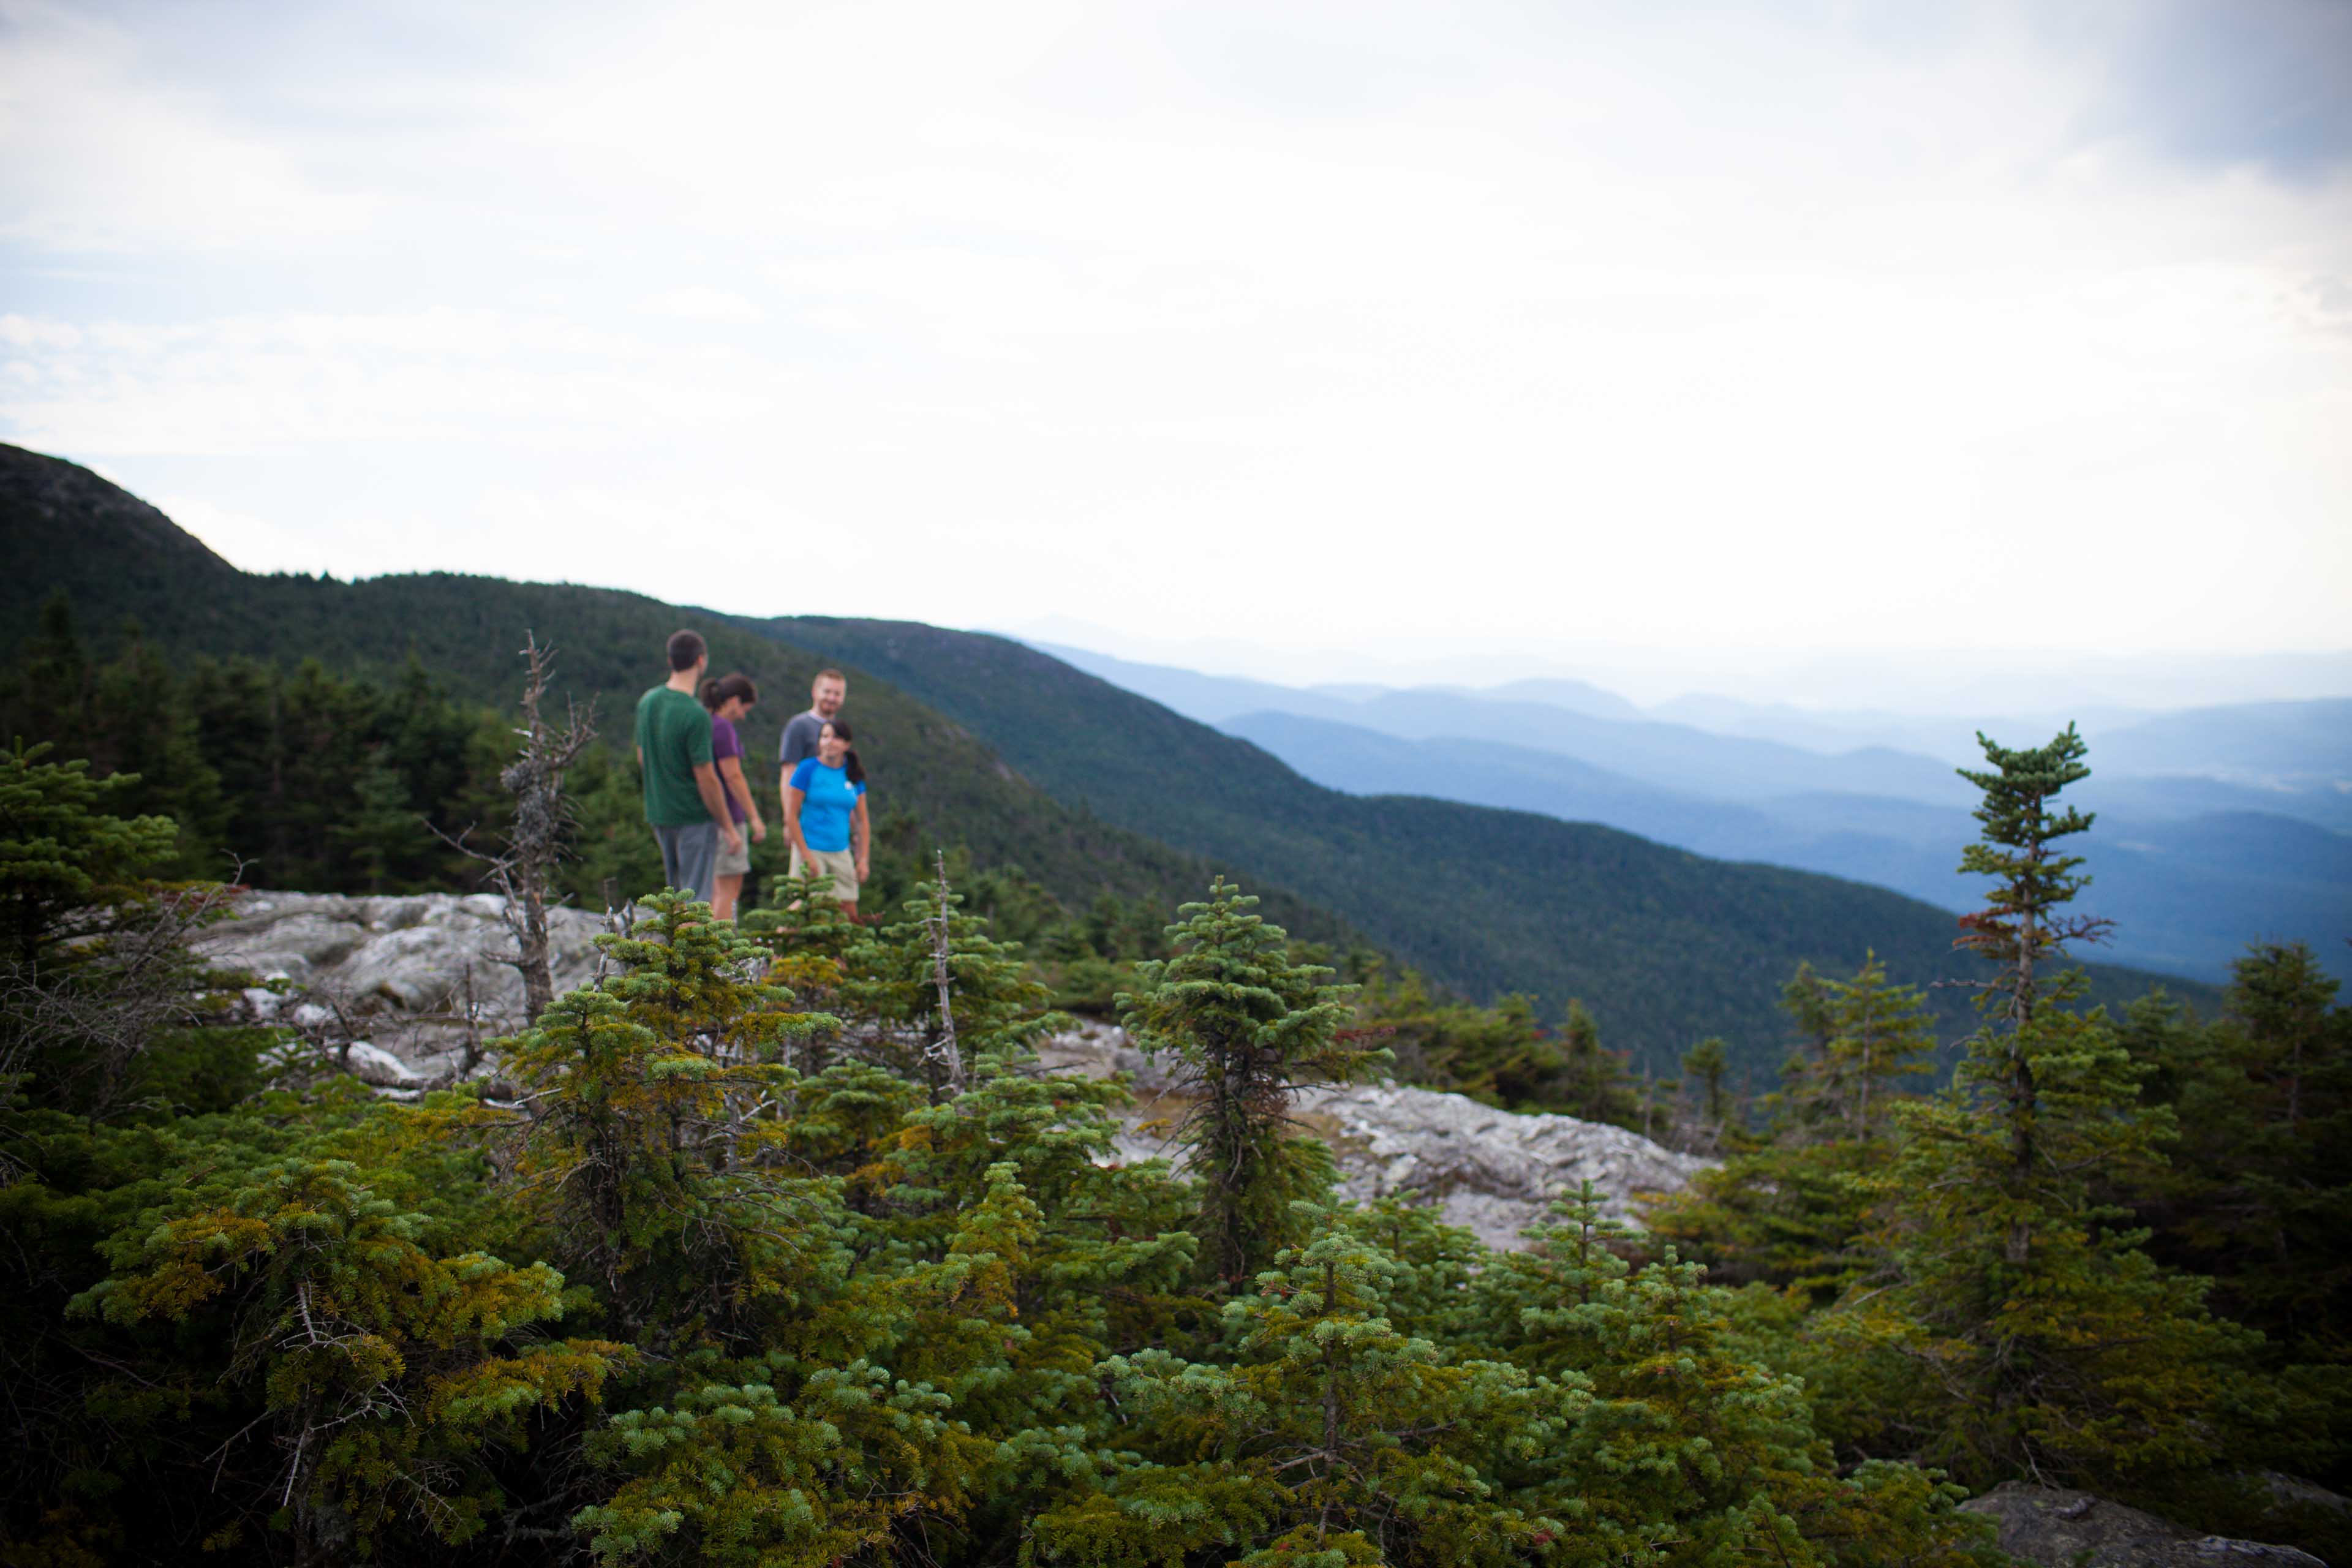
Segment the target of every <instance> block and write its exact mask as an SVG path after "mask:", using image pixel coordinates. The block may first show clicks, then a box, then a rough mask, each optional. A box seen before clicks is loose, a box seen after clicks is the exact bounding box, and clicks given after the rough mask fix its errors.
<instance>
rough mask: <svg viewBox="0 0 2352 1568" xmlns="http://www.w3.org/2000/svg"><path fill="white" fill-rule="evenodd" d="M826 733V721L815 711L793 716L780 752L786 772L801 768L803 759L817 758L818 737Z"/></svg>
mask: <svg viewBox="0 0 2352 1568" xmlns="http://www.w3.org/2000/svg"><path fill="white" fill-rule="evenodd" d="M822 734H824V720H822V719H820V718H818V717H817V716H816V711H815V710H814V709H811V710H809V711H808V712H806V713H795V714H793V718H792V721H791V722H790V723H788V724H786V725H785V726H784V741H783V744H782V747H781V748H780V749H779V751H778V755H779V757H780V758H781V760H782V763H783V764H784V772H786V773H791V772H792V771H793V769H794V768H796V767H798V766H800V762H801V759H802V758H803V757H814V756H815V755H816V742H817V737H818V736H820V735H822Z"/></svg>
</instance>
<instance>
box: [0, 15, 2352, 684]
mask: <svg viewBox="0 0 2352 1568" xmlns="http://www.w3.org/2000/svg"><path fill="white" fill-rule="evenodd" d="M130 14H131V16H132V17H133V18H135V19H137V20H138V21H150V22H152V21H157V20H159V19H162V18H163V13H159V12H156V11H152V10H150V9H147V8H144V7H141V6H136V5H134V6H132V7H131V13H130ZM19 15H20V20H19V23H18V28H17V38H16V44H15V45H14V46H12V47H11V49H10V58H9V59H8V62H7V65H6V67H5V71H4V72H0V79H5V80H6V81H8V82H10V83H12V84H20V83H22V82H23V81H25V80H26V69H25V61H26V59H36V60H43V61H47V62H49V63H50V65H52V66H53V67H55V68H57V69H58V71H59V72H60V75H59V77H58V79H59V80H63V81H68V82H70V83H73V84H76V85H75V89H74V90H75V91H76V92H77V93H78V94H79V101H78V104H77V105H76V106H75V107H74V108H73V109H72V110H71V114H72V116H78V117H79V118H68V120H67V121H65V122H64V124H63V128H62V130H61V131H60V132H58V134H56V135H54V136H50V134H49V132H47V131H45V130H43V131H36V130H34V129H30V127H31V125H32V122H31V121H28V120H26V119H25V118H23V117H22V116H21V115H17V116H16V117H15V118H12V119H10V120H8V121H5V125H6V127H7V129H6V130H5V131H0V163H5V165H6V166H7V167H9V168H10V169H17V168H18V167H19V166H20V165H21V164H22V163H24V159H23V158H21V157H18V156H14V155H12V154H15V153H20V152H22V151H24V150H26V148H28V147H30V146H32V145H34V143H35V141H36V140H37V138H38V137H42V136H48V137H49V140H48V141H47V142H42V143H41V145H43V146H45V147H47V148H49V149H50V150H51V151H52V152H53V153H54V157H53V159H52V163H51V166H49V167H48V168H47V170H46V171H45V172H44V173H42V174H40V175H39V176H38V177H31V176H22V177H20V176H18V175H0V199H5V208H4V209H0V232H5V234H8V235H13V236H15V237H16V239H15V248H14V251H13V255H14V258H15V261H16V266H17V268H18V271H17V272H16V276H17V277H19V278H20V279H26V280H31V279H37V278H40V277H46V276H47V274H46V273H44V272H42V271H41V268H54V267H56V266H58V265H61V264H62V263H63V262H64V261H65V260H68V259H70V258H72V257H73V256H74V255H77V254H79V251H80V250H83V249H91V248H105V249H109V250H111V251H113V252H115V253H117V254H119V255H121V256H122V257H124V258H128V262H127V263H126V265H127V266H128V267H129V270H128V271H126V272H124V273H123V274H122V275H121V279H120V280H118V281H113V282H105V281H101V282H99V283H90V284H79V285H75V286H73V287H70V288H68V287H66V286H64V285H56V286H52V285H50V284H47V283H42V284H40V286H39V289H38V290H37V292H38V294H39V296H40V297H39V299H38V300H26V299H18V300H12V303H13V304H14V306H15V313H14V314H11V315H9V316H6V317H0V430H5V431H6V432H9V433H10V438H12V439H17V440H22V441H26V442H27V443H29V444H31V445H35V446H39V447H47V449H51V450H58V451H62V452H65V453H67V454H68V455H80V454H102V455H105V456H106V457H107V458H108V459H109V464H110V468H111V469H112V470H113V471H115V472H117V473H119V474H122V475H125V476H128V477H130V478H131V479H134V480H135V479H137V477H138V476H139V474H140V473H141V472H142V469H146V468H152V471H154V472H155V473H156V474H158V475H159V476H162V475H165V474H166V473H167V472H168V471H169V470H170V465H169V464H168V463H166V462H165V461H164V460H163V459H164V457H165V455H171V454H180V455H185V456H188V457H206V458H220V457H223V456H227V455H236V456H240V457H242V458H247V459H249V460H250V462H249V464H248V465H247V466H244V467H240V466H239V465H236V464H224V463H219V462H215V463H211V464H208V465H207V466H206V468H205V475H206V483H207V484H211V485H215V486H218V487H221V488H220V489H219V492H218V493H217V494H216V495H215V498H214V500H213V503H212V504H214V505H215V507H217V508H219V509H221V510H222V511H223V513H224V514H226V515H243V516H247V517H249V518H252V519H254V520H255V521H257V523H258V522H266V523H267V525H268V528H270V529H274V530H277V531H279V532H280V533H281V534H282V535H283V537H285V538H293V537H301V538H305V539H309V540H311V541H313V542H315V555H316V561H317V563H318V564H323V565H330V566H333V567H334V568H335V569H337V570H339V571H346V572H349V571H375V570H391V569H396V568H400V567H404V566H405V567H420V568H422V567H437V566H467V567H471V568H475V569H488V570H500V571H511V572H515V573H517V574H530V575H540V576H566V577H572V578H577V579H580V580H585V581H594V582H612V583H623V584H628V585H632V586H636V587H641V588H643V589H645V590H646V591H647V592H654V593H660V594H664V595H668V596H672V597H679V598H687V599H695V600H700V601H704V602H709V603H715V604H717V605H720V606H721V607H725V608H730V609H741V610H777V611H782V610H814V609H830V610H835V611H838V612H840V613H864V614H879V615H904V616H920V617H925V618H931V619H938V620H943V621H948V622H951V623H959V624H971V623H974V622H987V623H993V624H1008V623H1017V622H1020V621H1024V620H1027V619H1032V618H1034V617H1037V616H1046V615H1052V614H1056V613H1064V614H1073V615H1076V616H1079V617H1080V618H1083V619H1097V620H1100V619H1105V618H1110V617H1111V616H1113V615H1114V614H1115V615H1116V617H1117V618H1118V619H1119V620H1120V621H1121V622H1122V623H1123V624H1127V625H1129V626H1130V629H1132V630H1133V631H1135V632H1137V633H1138V634H1139V635H1157V636H1164V637H1187V636H1207V637H1249V638H1253V639H1255V640H1258V641H1263V642H1275V643H1281V644H1286V645H1288V646H1293V647H1302V648H1303V647H1341V646H1354V647H1376V648H1380V649H1383V650H1387V649H1392V648H1394V647H1397V646H1399V645H1400V644H1401V643H1402V644H1413V643H1419V644H1422V645H1425V646H1434V645H1435V644H1437V643H1439V642H1445V641H1454V642H1460V641H1463V640H1464V639H1469V640H1476V639H1479V638H1485V639H1487V640H1488V641H1490V642H1496V643H1502V642H1509V643H1512V644H1515V645H1522V646H1532V645H1535V644H1540V643H1542V642H1545V641H1546V640H1548V639H1549V640H1550V641H1552V642H1566V641H1579V642H1593V641H1609V642H1616V643H1623V644H1649V645H1653V646H1668V647H1678V648H1689V647H1781V648H1801V647H1879V646H1906V647H1948V646H1956V645H1964V644H1968V643H1970V642H1978V641H1991V642H1997V643H2000V644H2002V645H2005V646H2015V647H2027V646H2032V647H2041V646H2060V647H2077V648H2084V649H2088V648H2105V647H2263V646H2277V647H2297V646H2300V647H2317V646H2333V645H2335V644H2338V643H2340V642H2341V641H2342V632H2341V629H2340V624H2341V618H2342V617H2341V607H2342V604H2343V603H2344V602H2345V601H2346V599H2347V596H2352V458H2347V454H2346V450H2345V447H2346V444H2345V443H2344V442H2342V440H2341V438H2340V435H2339V432H2340V431H2341V430H2342V429H2344V428H2347V427H2352V421H2347V414H2352V333H2347V332H2346V331H2343V330H2342V321H2343V318H2344V312H2343V311H2342V310H2341V309H2340V308H2339V307H2340V305H2341V300H2338V299H2337V297H2336V296H2337V294H2339V293H2340V292H2341V289H2340V287H2339V286H2340V284H2341V281H2342V279H2346V278H2352V222H2347V221H2346V220H2347V217H2352V176H2347V175H2346V174H2343V173H2342V172H2340V171H2339V172H2338V173H2336V174H2333V175H2327V176H2325V177H2310V176H2305V177H2304V178H2301V179H2299V180H2298V181H2295V182H2281V181H2278V180H2275V179H2273V178H2272V177H2270V176H2269V175H2267V174H2263V173H2262V172H2261V171H2260V170H2258V169H2255V168H2252V167H2234V168H2231V167H2210V166H2204V165H2197V166H2183V165H2175V164H2173V163H2168V162H2165V161H2163V160H2161V159H2158V158H2156V157H2153V156H2151V155H2150V154H2149V153H2147V151H2146V150H2144V149H2143V148H2141V147H2140V146H2139V145H2137V143H2136V142H2134V141H2133V140H2132V139H2131V138H2130V136H2129V135H2128V134H2127V132H2126V131H2124V130H2118V129H2116V128H2115V126H2114V125H2113V123H2112V117H2111V116H2110V117H2108V118H2106V119H2102V118H2101V113H2100V112H2098V110H2099V109H2100V106H2101V105H2102V104H2104V103H2105V102H2106V101H2107V99H2106V98H2105V96H2103V95H2106V94H2108V93H2109V92H2110V88H2109V86H2108V84H2107V82H2106V80H2105V77H2104V76H2103V75H2102V73H2101V71H2100V69H2099V68H2098V66H2099V61H2098V60H2097V58H2095V54H2087V55H2086V54H2085V53H2084V50H2083V48H2082V47H2078V46H2076V45H2072V44H2065V43H2064V41H2063V40H2060V41H2055V42H2053V40H2052V39H2051V38H2050V37H2044V36H2042V34H2041V33H2039V32H2037V31H2036V30H2035V29H2034V27H2032V26H2029V25H2028V23H2029V21H2030V20H2031V16H2030V14H2026V13H2020V12H2013V11H2009V10H2004V9H2000V8H1990V9H1982V10H1977V11H1966V12H1960V13H1952V14H1948V15H1947V14H1944V13H1940V12H1939V13H1938V14H1937V18H1936V19H1935V26H1933V28H1932V29H1930V30H1929V31H1928V32H1927V34H1926V35H1925V36H1916V37H1893V38H1891V39H1890V38H1889V37H1885V36H1864V35H1862V34H1859V33H1857V32H1855V31H1853V30H1851V29H1843V28H1841V27H1839V26H1831V25H1826V24H1821V25H1804V24H1801V23H1799V22H1797V21H1794V20H1792V19H1790V17H1788V16H1782V15H1780V14H1777V13H1765V12H1750V11H1745V10H1738V9H1736V8H1735V9H1717V10H1709V11H1699V12H1689V11H1672V12H1665V11H1654V12H1648V13H1639V14H1626V13H1601V12H1597V11H1596V12H1581V11H1577V10H1574V9H1569V10H1559V9H1556V8H1545V9H1542V10H1536V11H1526V10H1517V9H1513V8H1510V7H1507V6H1503V5H1492V6H1479V7H1474V8H1472V9H1471V10H1468V11H1458V10H1457V11H1447V12H1435V11H1427V10H1422V9H1419V8H1413V7H1396V8H1384V7H1379V6H1370V7H1364V6H1354V5H1350V6H1347V7H1328V8H1316V7H1312V6H1309V7H1304V8H1298V9H1295V10H1291V11H1286V12H1285V13H1283V14H1282V16H1281V17H1280V18H1279V26H1276V25H1275V24H1274V22H1273V21H1271V20H1270V19H1269V18H1268V17H1267V16H1266V15H1265V14H1264V13H1261V12H1259V11H1256V10H1255V9H1252V10H1249V11H1244V10H1242V9H1240V8H1238V7H1225V8H1222V9H1220V8H1215V7H1211V8H1205V9H1203V8H1193V7H1182V8H1160V7H1117V8H1110V9H1108V10H1106V9H1103V8H1098V7H1078V6H1074V5H1069V6H1056V5H1030V6H1024V7H1016V8H1012V9H1005V8H994V9H973V8H963V7H938V8H934V9H930V10H922V11H918V12H916V13H909V14H905V15H896V14H894V15H892V16H885V15H883V14H880V13H877V12H874V11H871V10H868V9H866V8H860V7H844V8H803V7H793V8H781V9H780V8H773V7H751V6H748V5H716V4H707V5H691V6H687V7H683V8H667V9H663V10H658V11H656V10H652V9H643V10H639V9H631V8H623V7H612V6H604V7H589V8H586V9H580V8H571V9H566V10H562V11H561V12H557V11H553V10H548V11H536V10H530V9H523V10H509V11H502V12H501V13H500V14H499V16H498V17H497V18H496V19H494V20H492V19H478V18H477V15H476V14H475V13H472V12H467V11H461V10H457V9H450V10H445V11H434V12H429V13H426V14H425V16H426V21H425V22H424V23H420V24H419V26H425V27H426V28H427V30H428V32H430V30H431V29H436V28H437V29H441V31H440V32H438V33H433V34H432V37H435V38H438V39H441V40H442V41H441V42H439V43H436V44H434V45H433V46H432V47H430V48H427V47H423V46H419V47H418V48H416V49H414V50H412V51H411V52H410V53H408V54H405V55H400V54H381V53H380V54H379V55H378V56H370V55H366V54H365V53H364V52H362V51H360V50H358V49H356V48H355V47H354V46H353V42H352V38H351V37H346V36H345V33H347V32H350V31H352V30H354V29H362V28H363V27H364V26H367V25H372V24H368V23H366V22H365V21H364V18H365V17H366V16H368V15H369V14H368V13H362V12H360V11H358V10H356V9H353V10H322V11H319V12H317V13H315V14H313V13H307V12H306V13H304V14H303V15H304V16H305V17H306V26H304V27H303V28H298V29H293V30H291V31H290V32H289V41H286V42H283V43H277V42H273V41H272V40H268V39H263V38H259V37H256V38H253V39H241V38H232V39H225V40H221V41H220V42H219V44H218V45H217V47H215V49H214V52H213V53H210V54H207V53H205V50H204V48H202V47H198V46H197V45H196V44H194V43H190V42H188V41H186V40H185V39H182V40H180V41H179V42H178V43H175V44H173V45H172V47H171V48H169V49H166V48H165V47H164V44H163V43H157V42H155V41H154V37H155V36H156V33H157V29H156V28H155V27H153V26H138V25H134V22H132V21H126V22H124V23H122V24H121V25H119V26H116V27H115V28H114V29H113V30H111V31H109V30H107V29H106V28H104V27H102V26H97V25H84V24H79V23H70V22H68V21H67V20H64V19H61V18H62V14H61V13H57V12H51V11H43V10H35V11H24V12H21V13H20V14H19ZM291 15H293V13H291V12H289V16H291ZM1921 15H1922V16H1923V17H1924V16H1925V15H1926V14H1925V13H1924V12H1923V13H1922V14H1921ZM338 29H341V30H342V31H339V30H338ZM469 29H473V30H477V31H469ZM163 31H165V32H168V29H163ZM477 32H478V36H477ZM169 41H170V40H168V39H166V42H169ZM459 43H462V44H464V45H465V46H466V47H462V48H461V47H457V46H458V44H459ZM2062 46H2063V47H2062ZM20 48H21V49H22V50H23V51H24V53H23V55H22V56H21V57H20V56H19V55H18V54H17V50H18V49H20ZM159 51H160V52H159ZM174 51H176V52H174ZM237 51H247V52H237ZM356 58H383V60H384V61H385V63H383V65H382V66H381V67H380V68H375V69H369V70H360V69H355V68H353V67H352V66H351V65H350V63H349V62H350V61H351V60H352V59H356ZM441 58H446V59H447V60H449V61H450V62H452V63H451V64H450V66H449V68H448V69H447V70H446V72H441V71H436V69H435V68H433V62H434V61H436V60H437V59H441ZM461 67H462V68H461ZM157 72H162V73H163V75H162V77H161V78H160V79H159V78H157V77H156V75H155V74H154V73H157ZM159 82H160V89H159ZM322 82H323V83H324V84H325V85H324V86H322V85H321V83H322ZM231 87H234V88H235V89H236V90H235V91H234V92H232V91H230V90H229V89H231ZM12 90H15V89H14V88H12ZM27 90H32V89H27ZM37 90H38V92H40V93H53V89H49V88H47V87H41V88H39V89H37ZM41 101H43V102H47V101H50V99H48V98H43V99H42V100H41ZM118 110H120V111H121V116H122V117H123V118H122V120H121V123H122V125H123V126H124V127H126V128H127V129H124V130H123V131H122V132H121V133H120V134H119V135H118V134H117V133H116V132H112V131H109V130H105V129H104V127H103V124H102V123H101V122H105V121H109V120H110V117H112V116H114V115H115V114H116V112H117V111H118ZM10 112H11V114H12V115H14V114H15V112H16V111H15V110H10ZM142 117H143V118H142ZM2085 126H2096V127H2100V128H2101V129H2099V130H2098V131H2097V133H2096V134H2095V136H2093V135H2086V133H2085V132H2084V127H2085ZM174 138H177V139H178V141H177V143H176V145H177V147H178V149H179V150H178V151H172V150H170V149H163V150H162V151H159V152H157V153H156V157H155V162H154V163H153V170H154V171H160V173H155V172H151V170H150V167H149V164H148V163H147V162H145V161H144V160H143V157H142V154H143V153H144V151H145V150H147V149H151V148H161V147H162V144H163V143H164V142H172V141H173V139H174ZM175 160H177V161H175ZM189 160H194V162H193V163H191V162H189ZM158 181H161V182H163V183H165V184H170V183H173V182H177V184H178V185H180V186H184V187H185V189H184V190H182V191H179V192H177V193H176V194H175V192H173V191H166V190H161V189H158V188H155V186H156V182H158ZM224 190H229V191H235V190H243V191H246V192H247V193H248V195H247V196H246V197H242V198H239V199H238V200H237V201H234V202H231V203H229V204H227V205H226V206H225V207H217V208H216V205H215V204H214V203H212V202H211V201H210V200H209V199H208V197H207V195H206V193H212V192H219V191H224ZM83 192H90V193H96V194H94V195H83V194H79V193H83ZM247 207H250V209H251V211H252V213H253V214H255V215H257V216H252V217H251V218H249V219H248V218H247V217H244V216H238V214H239V213H240V212H242V211H243V210H244V209H245V208H247ZM184 247H186V249H187V251H188V255H186V256H184V255H183V248H184ZM167 272H168V273H169V275H170V276H171V277H172V279H173V283H172V286H171V287H169V288H166V287H165V286H163V284H162V283H160V282H158V279H159V277H162V276H163V275H165V274H166V273H167ZM182 273H184V274H186V276H185V277H184V278H183V277H182V276H181V274H182ZM28 287H29V284H28ZM17 292H18V293H19V294H20V295H22V294H24V293H25V292H26V289H18V290H17ZM712 329H723V330H719V331H714V330H712ZM265 470H266V477H265ZM355 472H364V473H365V475H366V476H367V479H366V483H365V484H364V486H360V485H357V484H355V482H354V480H353V479H352V475H353V474H354V473H355ZM247 474H250V475H251V477H250V478H249V479H248V478H241V477H240V476H245V475H247ZM173 487H174V488H173V494H175V495H186V494H190V493H192V492H190V491H189V490H188V489H187V488H186V486H185V484H184V482H183V481H181V480H180V479H173ZM450 520H455V521H450ZM255 537H257V538H259V537H261V536H260V535H258V534H257V535H255ZM681 546H683V548H680V547H681ZM268 547H269V548H270V549H272V550H276V549H278V548H279V545H278V543H271V544H270V545H269V546H268ZM230 553H232V554H234V553H235V552H234V551H231V552H230ZM297 553H299V552H297ZM493 561H495V563H496V564H493ZM719 561H723V562H725V563H728V565H727V567H726V568H725V569H721V568H720V567H719V566H718V565H716V564H714V563H715V562H719Z"/></svg>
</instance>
